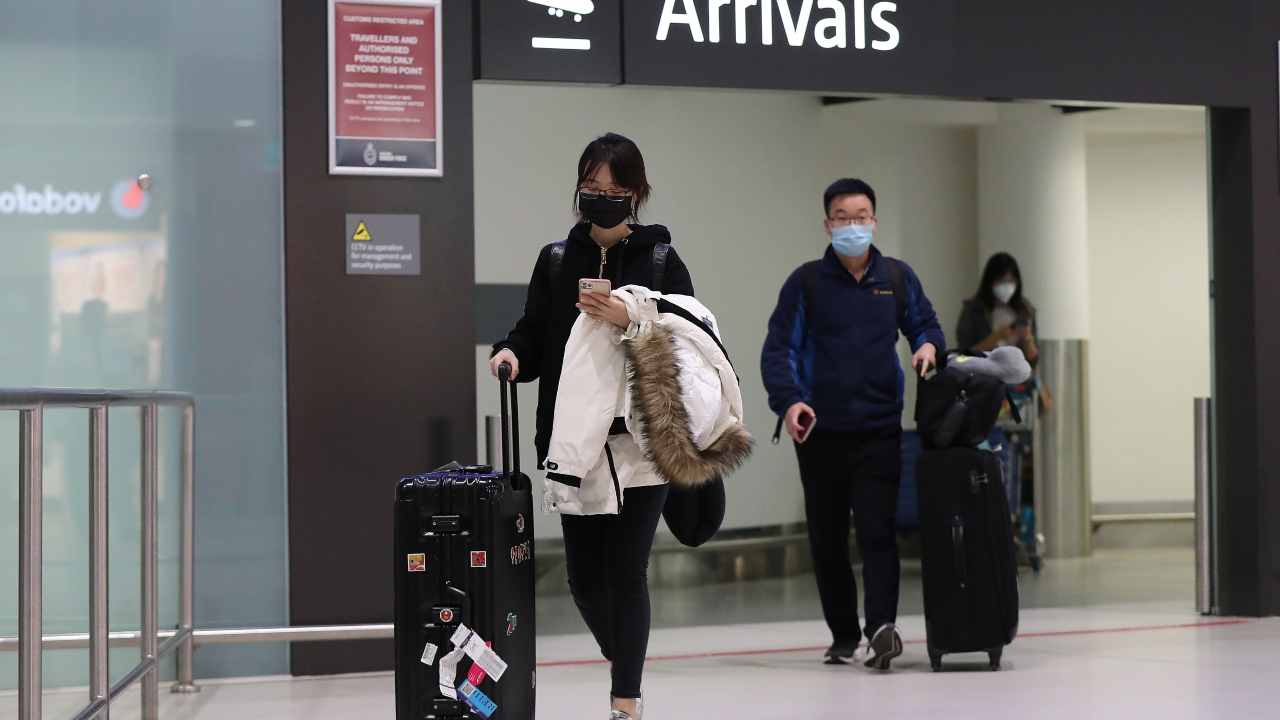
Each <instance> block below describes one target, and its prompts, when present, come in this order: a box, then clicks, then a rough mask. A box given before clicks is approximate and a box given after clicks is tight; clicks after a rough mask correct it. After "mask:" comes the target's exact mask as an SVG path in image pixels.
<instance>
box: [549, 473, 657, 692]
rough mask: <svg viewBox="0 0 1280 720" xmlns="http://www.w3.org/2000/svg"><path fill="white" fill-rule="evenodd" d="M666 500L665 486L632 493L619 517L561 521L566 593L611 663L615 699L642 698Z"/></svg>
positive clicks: (570, 517)
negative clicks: (652, 574)
mask: <svg viewBox="0 0 1280 720" xmlns="http://www.w3.org/2000/svg"><path fill="white" fill-rule="evenodd" d="M666 499H667V486H666V485H655V486H653V487H639V488H630V489H628V490H626V491H625V500H624V502H623V504H622V511H621V514H619V515H562V516H561V517H560V526H561V528H563V530H564V551H565V559H566V560H567V561H568V565H569V589H570V591H572V592H573V600H574V602H575V603H577V605H578V610H579V611H580V612H581V613H582V619H583V620H585V621H586V622H587V627H589V628H591V634H592V635H595V638H596V642H597V643H599V644H600V652H601V654H603V655H604V657H605V659H606V660H609V661H610V662H612V663H613V670H612V673H613V689H612V691H611V694H612V695H613V697H616V698H638V697H640V678H641V676H642V675H643V674H644V656H645V653H646V652H647V651H648V649H649V575H648V572H649V552H650V551H651V550H652V549H653V536H654V533H656V532H657V530H658V518H660V517H662V506H663V504H664V503H665V502H666Z"/></svg>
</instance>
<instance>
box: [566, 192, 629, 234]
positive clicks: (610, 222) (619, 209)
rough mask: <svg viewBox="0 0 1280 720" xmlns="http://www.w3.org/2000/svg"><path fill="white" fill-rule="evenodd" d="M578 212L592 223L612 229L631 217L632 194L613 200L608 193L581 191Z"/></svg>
mask: <svg viewBox="0 0 1280 720" xmlns="http://www.w3.org/2000/svg"><path fill="white" fill-rule="evenodd" d="M578 212H580V213H582V217H583V219H584V220H586V221H587V222H589V223H591V224H592V225H595V226H596V227H599V228H604V229H605V230H610V229H613V228H616V227H618V226H619V225H621V224H622V223H624V222H626V220H627V218H629V217H631V196H630V195H628V196H627V197H624V198H621V199H619V200H613V199H610V198H609V197H608V196H607V195H597V194H595V193H588V192H579V193H578Z"/></svg>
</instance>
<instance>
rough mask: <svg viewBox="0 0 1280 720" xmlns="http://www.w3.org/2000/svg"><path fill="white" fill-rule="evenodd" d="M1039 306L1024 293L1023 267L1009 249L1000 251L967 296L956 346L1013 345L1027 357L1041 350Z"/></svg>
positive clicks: (1033, 359)
mask: <svg viewBox="0 0 1280 720" xmlns="http://www.w3.org/2000/svg"><path fill="white" fill-rule="evenodd" d="M1035 324H1036V309H1035V307H1034V306H1033V305H1032V304H1031V303H1030V302H1029V301H1028V300H1027V299H1026V298H1025V297H1024V296H1023V294H1022V271H1021V270H1020V269H1019V268H1018V261H1017V260H1015V259H1014V258H1013V256H1012V255H1010V254H1009V253H997V254H996V255H993V256H991V259H990V260H988V261H987V267H986V269H984V270H983V271H982V284H981V285H979V286H978V294H977V295H975V296H974V297H972V298H970V299H969V300H966V301H965V303H964V310H963V311H962V312H961V314H960V322H959V324H958V325H957V327H956V343H957V347H959V348H962V349H965V350H982V351H984V352H986V351H990V350H994V349H996V348H998V347H1005V346H1008V345H1012V346H1015V347H1018V348H1020V349H1021V350H1022V352H1023V354H1024V355H1026V356H1027V361H1028V362H1030V363H1031V364H1032V366H1034V365H1035V363H1036V358H1037V356H1038V355H1039V354H1040V351H1039V348H1037V347H1036V339H1035Z"/></svg>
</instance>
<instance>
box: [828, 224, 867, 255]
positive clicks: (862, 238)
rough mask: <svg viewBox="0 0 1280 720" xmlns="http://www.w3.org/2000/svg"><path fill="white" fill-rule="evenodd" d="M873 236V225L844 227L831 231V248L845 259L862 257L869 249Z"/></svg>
mask: <svg viewBox="0 0 1280 720" xmlns="http://www.w3.org/2000/svg"><path fill="white" fill-rule="evenodd" d="M874 236H875V226H874V225H844V226H842V227H838V228H833V229H832V230H831V247H833V248H835V250H836V252H837V253H839V254H840V255H843V256H845V257H850V258H856V257H862V256H863V255H866V254H867V250H868V249H870V248H871V240H872V238H873V237H874Z"/></svg>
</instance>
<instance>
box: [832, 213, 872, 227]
mask: <svg viewBox="0 0 1280 720" xmlns="http://www.w3.org/2000/svg"><path fill="white" fill-rule="evenodd" d="M875 221H876V216H875V215H859V216H858V217H852V218H846V217H837V218H830V219H829V222H830V223H831V226H832V227H848V226H850V225H870V224H871V223H873V222H875Z"/></svg>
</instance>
